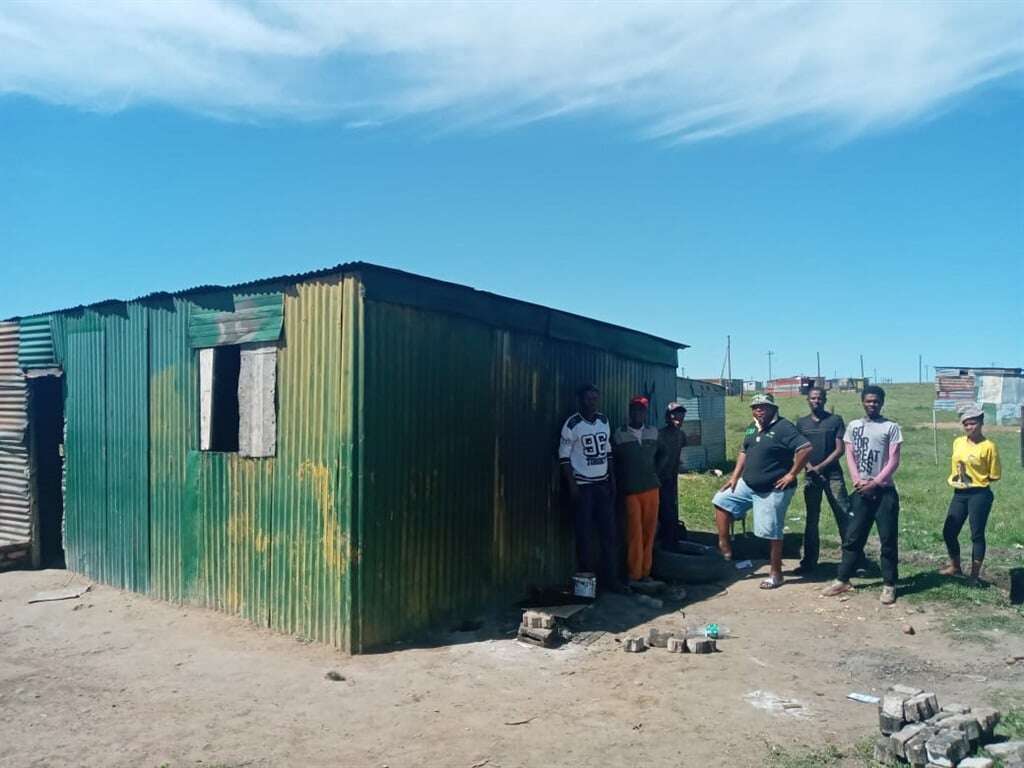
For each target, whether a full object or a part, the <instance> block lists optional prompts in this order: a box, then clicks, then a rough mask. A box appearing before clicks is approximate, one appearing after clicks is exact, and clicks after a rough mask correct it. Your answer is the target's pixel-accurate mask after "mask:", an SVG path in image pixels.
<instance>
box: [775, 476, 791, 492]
mask: <svg viewBox="0 0 1024 768" xmlns="http://www.w3.org/2000/svg"><path fill="white" fill-rule="evenodd" d="M795 482H796V476H795V475H794V474H793V473H792V472H787V473H786V474H784V475H783V476H782V477H780V478H779V479H778V480H776V481H775V490H776V491H784V490H786V489H787V488H789V486H791V485H792V484H793V483H795Z"/></svg>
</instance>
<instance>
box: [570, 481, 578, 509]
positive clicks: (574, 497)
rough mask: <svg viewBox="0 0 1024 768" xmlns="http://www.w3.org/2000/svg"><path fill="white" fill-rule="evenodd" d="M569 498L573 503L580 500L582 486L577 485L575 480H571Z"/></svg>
mask: <svg viewBox="0 0 1024 768" xmlns="http://www.w3.org/2000/svg"><path fill="white" fill-rule="evenodd" d="M569 500H570V501H572V503H573V504H575V503H576V502H578V501H579V500H580V487H579V486H578V485H576V481H575V480H571V481H570V482H569Z"/></svg>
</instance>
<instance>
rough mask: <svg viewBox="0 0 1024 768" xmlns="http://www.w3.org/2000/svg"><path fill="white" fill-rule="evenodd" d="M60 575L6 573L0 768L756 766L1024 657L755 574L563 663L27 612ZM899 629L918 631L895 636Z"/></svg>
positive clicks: (900, 614) (202, 624)
mask: <svg viewBox="0 0 1024 768" xmlns="http://www.w3.org/2000/svg"><path fill="white" fill-rule="evenodd" d="M787 565H789V566H792V565H795V563H788V564H787ZM762 575H763V574H762ZM69 581H70V583H72V584H74V583H80V582H81V580H80V579H79V578H78V577H72V576H71V575H70V574H67V573H66V572H63V571H42V572H12V573H5V574H0V648H2V649H3V652H2V654H0V723H3V734H4V738H3V740H2V741H3V743H2V745H0V763H2V764H4V765H12V766H47V767H50V766H97V767H98V766H103V767H104V768H107V767H109V766H133V767H135V766H154V768H156V767H157V766H162V765H169V766H200V765H201V766H207V767H208V766H211V765H213V766H260V767H262V766H294V765H303V766H374V767H375V768H380V766H385V765H386V766H389V767H390V768H401V767H403V766H445V767H448V766H464V767H465V768H471V767H473V766H476V768H482V767H483V766H487V767H488V768H498V767H500V766H524V765H546V766H580V765H649V766H680V765H683V764H687V765H702V764H722V760H723V758H728V759H727V761H726V762H727V763H728V764H729V765H733V766H761V765H764V764H765V759H766V754H767V746H766V745H767V744H782V745H785V746H787V748H789V747H800V746H802V745H807V746H813V747H821V746H823V745H826V744H829V743H834V744H838V745H841V746H848V745H850V744H853V743H855V742H857V741H860V740H862V739H863V738H864V737H866V736H868V735H870V734H872V733H873V732H874V730H875V729H876V727H877V714H876V710H875V707H873V706H871V705H865V704H858V703H855V702H853V701H850V700H848V699H846V694H847V693H848V692H851V691H860V692H864V693H876V694H877V693H879V692H880V691H882V690H883V689H884V688H885V687H887V686H888V685H889V684H891V683H893V682H896V681H901V682H906V683H908V684H913V685H918V686H921V687H925V688H929V689H933V690H935V691H936V692H937V693H938V694H939V697H940V700H941V699H943V698H945V699H956V700H961V701H978V702H981V701H982V700H984V698H985V692H986V690H990V689H991V688H992V686H993V685H994V684H996V683H998V685H999V686H1001V687H1008V688H1013V687H1016V686H1020V685H1022V684H1024V665H1020V664H1018V665H1016V666H1014V667H1008V666H1007V665H1006V664H1005V662H1004V659H1005V657H1006V656H1007V654H1008V653H1013V652H1016V653H1020V654H1024V638H1022V637H1020V636H1007V637H1006V638H1005V642H1001V643H999V644H996V646H995V647H989V646H985V645H975V644H971V645H969V646H968V645H964V644H959V643H956V642H953V641H951V640H950V638H949V637H948V636H947V635H945V634H943V633H942V632H941V630H940V628H941V627H942V626H943V611H942V609H941V607H938V608H935V609H932V608H924V609H921V608H918V607H912V606H909V605H907V604H904V603H897V605H896V607H895V608H891V609H889V608H884V607H882V606H881V605H879V603H878V600H877V594H876V593H873V592H863V593H858V594H855V595H854V596H853V597H851V598H850V599H848V600H846V601H843V602H840V601H839V600H836V599H831V600H829V599H823V598H819V597H818V592H819V591H820V589H821V587H822V583H821V582H807V581H804V582H802V581H800V580H791V581H788V582H787V583H786V584H785V585H784V586H783V587H782V588H781V589H777V590H774V591H768V592H765V591H761V590H759V589H758V581H759V578H758V577H757V576H756V575H752V576H750V577H748V578H746V579H744V580H741V581H738V582H736V583H734V584H731V585H729V586H728V589H727V591H723V590H722V589H721V587H714V586H711V587H704V588H699V589H698V588H694V589H693V590H692V593H691V597H693V598H696V599H693V600H691V601H690V602H688V603H686V604H685V605H684V606H683V611H685V618H684V617H683V615H682V613H680V612H679V611H678V610H675V608H674V607H673V606H670V605H666V607H665V608H663V609H661V610H660V611H659V610H656V609H650V608H645V607H643V606H639V605H638V604H637V603H636V601H635V600H634V599H633V598H629V597H619V596H614V597H612V598H609V599H602V601H599V603H598V604H597V605H596V606H595V607H594V608H592V609H591V611H592V613H591V615H590V616H588V617H587V620H586V621H587V626H586V628H587V629H588V630H589V631H590V634H589V635H583V636H582V637H583V638H585V639H586V640H588V641H589V642H586V643H584V642H571V643H568V644H567V645H565V646H563V647H562V648H560V649H556V650H546V649H541V648H536V647H532V646H527V645H524V644H522V643H519V642H517V641H516V640H514V639H512V637H511V634H512V633H513V632H514V627H509V626H507V625H506V624H503V623H501V622H497V623H495V622H489V623H488V624H486V625H485V626H483V627H482V628H480V629H479V630H476V631H472V632H453V633H451V634H450V635H447V636H445V637H442V638H439V643H438V644H435V645H432V646H425V647H410V648H404V647H401V646H399V647H397V648H396V649H394V650H389V651H388V652H383V653H378V654H374V655H367V656H360V657H347V656H343V655H340V654H338V653H336V652H334V651H333V650H331V649H330V648H327V647H324V646H319V645H310V644H306V643H302V642H297V641H295V640H293V639H290V638H287V637H282V636H280V635H275V634H273V633H270V632H268V631H264V630H260V629H257V628H254V627H252V626H251V625H249V624H247V623H245V622H244V621H241V620H238V619H235V618H231V617H227V616H223V615H220V614H216V613H213V612H210V611H206V610H202V609H195V608H183V607H180V606H173V605H168V604H165V603H161V602H158V601H155V600H151V599H149V598H145V597H141V596H138V595H134V594H130V593H124V592H119V591H117V590H115V589H111V588H107V587H102V586H97V587H94V588H93V589H92V591H90V592H88V593H86V594H85V595H83V596H82V597H81V598H79V599H77V600H67V601H62V602H50V603H38V604H33V605H29V604H27V601H28V600H29V599H30V598H31V597H32V596H33V595H34V594H35V593H36V592H38V591H42V590H52V589H57V588H60V587H62V586H65V585H67V584H68V582H69ZM701 598H703V599H701ZM706 621H715V622H717V623H719V624H723V625H726V626H728V627H729V629H730V630H731V632H732V634H733V635H734V637H731V638H730V639H727V640H723V641H721V643H720V647H721V649H722V652H721V653H717V654H714V655H710V656H695V655H692V654H691V655H676V654H669V653H667V652H665V651H664V650H662V649H652V650H649V651H648V652H646V653H641V654H626V653H623V651H622V650H621V644H620V643H619V642H617V638H621V637H622V636H623V635H624V634H625V633H626V632H629V633H635V632H641V631H645V628H646V627H647V626H659V627H671V626H679V625H681V624H682V623H684V622H685V623H689V624H700V623H703V622H706ZM908 622H909V623H911V624H912V625H913V626H914V627H915V630H916V634H914V635H912V636H911V635H905V634H903V633H902V632H901V631H900V626H901V624H904V623H908ZM506 633H508V635H509V636H506ZM1014 644H1016V645H1014ZM1008 645H1014V647H1012V648H1011V647H1007V646H1008ZM1018 646H1019V647H1018ZM330 671H334V672H336V673H337V675H336V676H335V677H340V678H342V679H336V680H332V679H328V677H326V674H327V673H328V672H330ZM780 702H781V704H780Z"/></svg>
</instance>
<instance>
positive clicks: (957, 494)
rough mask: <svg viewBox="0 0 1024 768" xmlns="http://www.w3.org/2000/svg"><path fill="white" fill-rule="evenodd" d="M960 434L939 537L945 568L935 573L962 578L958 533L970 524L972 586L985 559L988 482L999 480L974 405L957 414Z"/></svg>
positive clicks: (982, 420)
mask: <svg viewBox="0 0 1024 768" xmlns="http://www.w3.org/2000/svg"><path fill="white" fill-rule="evenodd" d="M960 423H961V424H962V425H963V427H964V434H963V435H961V436H960V437H958V438H957V439H956V440H954V441H953V456H952V461H951V465H952V466H951V467H950V474H949V480H948V482H949V485H950V486H951V487H952V488H953V498H952V500H951V501H950V502H949V512H947V514H946V524H945V525H944V526H943V527H942V538H943V539H945V541H946V551H948V552H949V565H947V566H946V567H945V568H943V569H942V570H940V571H939V573H941V574H942V575H943V576H963V571H961V570H960V541H959V537H960V531H961V530H962V529H963V527H964V522H966V521H967V520H970V523H971V578H970V581H969V583H970V584H971V585H972V586H976V585H977V584H978V580H979V578H980V577H981V564H982V562H983V561H984V560H985V526H986V525H987V524H988V513H989V512H990V511H991V510H992V501H993V496H992V487H991V486H992V483H994V482H995V481H996V480H998V479H999V477H1000V475H1001V474H1002V469H1001V468H1000V465H999V449H998V448H997V447H996V444H995V443H993V442H992V441H991V440H989V439H988V438H986V437H985V435H984V434H982V427H983V426H984V424H985V413H984V411H982V410H981V408H980V407H979V406H978V405H977V404H976V403H971V404H969V405H966V406H964V407H963V408H962V409H961V411H960Z"/></svg>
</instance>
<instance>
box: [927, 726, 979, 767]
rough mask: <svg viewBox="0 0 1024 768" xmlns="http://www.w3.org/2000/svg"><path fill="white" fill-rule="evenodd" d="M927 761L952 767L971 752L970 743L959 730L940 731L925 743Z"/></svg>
mask: <svg viewBox="0 0 1024 768" xmlns="http://www.w3.org/2000/svg"><path fill="white" fill-rule="evenodd" d="M925 750H926V751H927V753H928V762H930V763H935V765H938V766H942V768H953V766H955V765H956V764H957V763H959V762H960V761H961V760H963V759H964V758H965V757H967V756H968V755H969V754H970V753H971V744H970V742H969V741H967V737H966V736H964V734H963V732H961V731H940V732H939V733H937V734H935V735H934V736H932V737H931V738H930V739H928V741H927V743H926V744H925Z"/></svg>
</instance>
